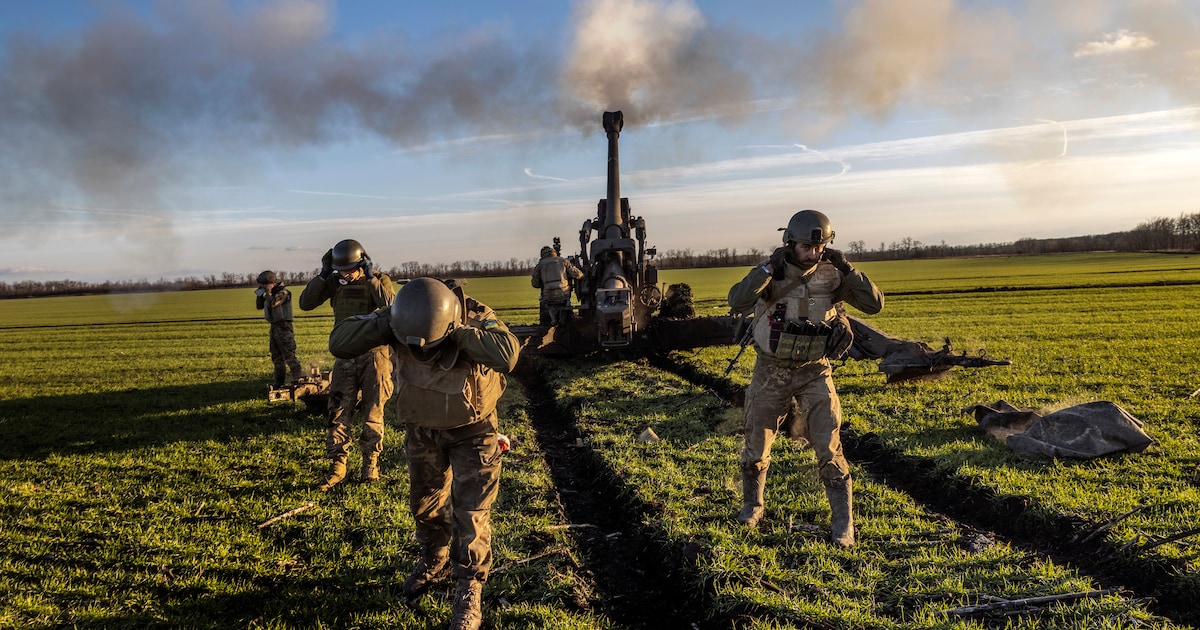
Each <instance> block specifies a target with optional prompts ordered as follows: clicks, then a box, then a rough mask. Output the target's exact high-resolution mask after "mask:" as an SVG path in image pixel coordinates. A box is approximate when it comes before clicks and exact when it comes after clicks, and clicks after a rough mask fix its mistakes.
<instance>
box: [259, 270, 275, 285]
mask: <svg viewBox="0 0 1200 630" xmlns="http://www.w3.org/2000/svg"><path fill="white" fill-rule="evenodd" d="M275 279H276V278H275V272H274V271H271V270H270V269H268V270H266V271H264V272H262V273H260V274H258V283H259V284H275Z"/></svg>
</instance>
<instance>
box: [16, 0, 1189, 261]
mask: <svg viewBox="0 0 1200 630" xmlns="http://www.w3.org/2000/svg"><path fill="white" fill-rule="evenodd" d="M617 110H619V111H622V112H623V114H624V120H625V124H624V129H623V131H622V132H621V134H620V138H619V142H620V145H619V167H620V189H621V194H622V196H623V197H627V198H629V200H630V205H631V207H632V212H633V214H634V215H635V216H641V217H642V218H643V219H644V220H645V222H646V227H647V234H648V239H647V240H648V242H647V245H649V246H654V247H656V248H657V249H658V250H659V252H666V251H670V250H692V251H694V252H706V251H708V250H712V249H720V248H729V249H736V250H739V251H745V250H748V249H750V248H757V249H759V250H762V251H770V250H771V249H772V248H773V247H775V246H777V244H778V242H779V238H780V236H779V232H778V228H779V227H782V226H783V225H786V223H787V220H788V218H789V217H790V216H791V215H792V214H793V213H794V212H796V211H798V210H801V209H805V208H814V209H817V210H820V211H822V212H824V213H825V214H826V215H828V216H829V217H830V219H831V221H832V222H833V226H834V230H835V231H836V234H837V237H836V239H835V241H834V245H833V246H834V247H842V248H845V247H848V246H849V245H850V244H851V243H859V244H861V245H864V246H865V248H867V249H875V248H879V247H884V246H886V245H888V244H891V243H895V242H899V241H901V240H903V239H912V240H915V241H918V242H921V243H924V244H940V243H946V244H950V245H966V244H975V243H1006V242H1012V241H1015V240H1018V239H1021V238H1050V237H1063V236H1077V235H1084V234H1101V233H1107V232H1114V231H1122V230H1129V229H1132V228H1134V227H1135V226H1136V225H1138V224H1139V223H1142V222H1144V221H1148V220H1150V219H1155V218H1164V217H1165V218H1173V217H1178V216H1179V215H1181V214H1193V213H1198V212H1200V181H1198V178H1197V175H1196V173H1197V171H1198V168H1197V165H1200V1H1197V0H1124V1H1118V0H1028V1H1019V0H1011V1H997V0H993V1H987V2H985V1H952V0H903V1H899V0H828V1H827V0H807V1H804V2H797V1H794V0H779V1H776V2H766V1H756V0H746V1H744V2H736V3H734V2H726V1H724V0H670V1H659V0H577V1H571V2H568V1H551V0H523V1H522V0H513V1H507V2H495V1H487V0H474V1H463V2H439V3H434V2H421V3H416V2H390V1H384V0H353V1H349V0H346V1H342V2H336V1H332V0H329V1H326V0H255V1H250V0H178V1H148V0H138V1H135V0H95V1H90V0H56V1H55V2H36V3H34V2H5V3H0V282H17V281H22V280H35V281H52V280H62V279H71V280H76V281H84V282H98V281H103V280H124V279H136V278H148V279H151V280H154V279H157V278H173V277H183V276H201V277H202V276H206V275H212V274H215V275H220V274H222V273H235V274H239V275H241V274H257V273H258V272H259V271H261V270H264V269H275V270H284V271H294V272H303V271H308V270H313V269H316V268H317V267H318V266H319V264H320V262H319V261H320V258H321V255H322V254H323V253H324V252H325V251H326V250H328V249H329V248H330V247H331V246H332V245H333V244H334V243H336V242H337V241H340V240H342V239H345V238H353V239H356V240H359V241H360V242H361V243H362V244H363V246H364V247H365V249H366V250H367V252H368V253H369V255H370V256H371V258H372V259H373V260H374V261H375V263H376V265H377V266H380V267H382V268H384V269H387V268H390V267H398V266H400V265H402V264H403V263H406V262H410V261H419V262H422V263H449V262H454V261H469V260H475V261H480V262H484V263H490V262H493V261H505V262H507V261H510V260H512V259H516V260H522V261H523V260H532V259H534V258H536V257H537V252H538V250H539V249H540V247H541V246H543V245H547V244H549V243H550V241H551V239H552V238H553V237H555V236H558V237H561V238H562V241H563V244H564V246H565V249H566V250H568V251H575V250H577V249H578V235H579V230H580V226H581V225H582V224H583V222H584V221H585V220H586V219H588V218H591V217H594V216H595V214H596V204H597V202H598V201H599V200H600V199H602V198H604V197H605V195H606V182H605V177H606V173H607V148H608V145H607V140H606V137H605V135H604V132H603V129H602V128H601V118H602V114H603V112H605V111H617Z"/></svg>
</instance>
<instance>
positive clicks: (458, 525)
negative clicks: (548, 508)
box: [404, 413, 501, 581]
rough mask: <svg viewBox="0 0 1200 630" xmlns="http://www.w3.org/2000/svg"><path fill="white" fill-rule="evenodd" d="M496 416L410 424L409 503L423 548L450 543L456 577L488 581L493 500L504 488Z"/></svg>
mask: <svg viewBox="0 0 1200 630" xmlns="http://www.w3.org/2000/svg"><path fill="white" fill-rule="evenodd" d="M496 427H497V424H496V415H495V414H494V413H493V414H492V415H491V417H490V418H489V419H488V421H487V422H483V423H477V424H470V425H467V426H465V427H460V428H458V429H430V428H426V427H418V426H409V427H408V428H407V435H406V437H405V438H404V452H405V454H406V455H407V457H408V474H409V495H408V500H409V507H410V508H411V510H412V515H413V520H414V521H416V529H417V531H416V536H417V542H418V543H420V545H421V546H422V547H426V548H440V547H445V546H446V545H450V561H451V563H452V566H453V571H454V577H455V578H458V579H466V578H469V579H474V580H480V581H485V580H487V576H488V572H489V571H490V570H491V568H492V525H491V513H492V504H493V503H495V501H496V495H497V493H498V492H499V490H500V460H501V457H500V453H501V451H500V446H499V444H498V443H497V440H496V435H497V434H496Z"/></svg>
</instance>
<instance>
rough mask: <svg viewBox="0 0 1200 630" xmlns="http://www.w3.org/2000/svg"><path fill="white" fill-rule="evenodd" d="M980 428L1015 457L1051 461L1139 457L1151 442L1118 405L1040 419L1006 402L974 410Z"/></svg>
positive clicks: (1087, 406)
mask: <svg viewBox="0 0 1200 630" xmlns="http://www.w3.org/2000/svg"><path fill="white" fill-rule="evenodd" d="M963 413H966V414H974V416H975V421H976V422H978V423H979V426H980V428H982V429H983V430H984V431H986V432H987V433H988V435H991V436H992V437H994V438H996V439H998V440H1001V441H1003V442H1005V443H1006V444H1008V447H1009V448H1011V449H1013V450H1014V451H1019V452H1022V453H1030V454H1033V455H1045V456H1048V457H1075V458H1091V457H1099V456H1101V455H1108V454H1111V453H1121V452H1128V453H1140V452H1141V451H1143V450H1145V449H1146V447H1148V446H1150V444H1151V443H1152V442H1153V440H1151V439H1150V436H1148V435H1146V433H1145V431H1143V430H1142V421H1141V420H1138V419H1137V418H1135V417H1133V416H1132V415H1130V414H1129V412H1127V411H1125V410H1124V409H1122V408H1121V407H1120V406H1118V405H1116V404H1115V403H1111V402H1108V401H1104V400H1102V401H1096V402H1090V403H1084V404H1082V405H1075V406H1074V407H1067V408H1066V409H1062V410H1059V411H1055V412H1054V413H1051V414H1047V415H1045V416H1042V415H1040V414H1038V413H1037V412H1035V411H1032V410H1030V409H1017V408H1016V407H1013V406H1012V405H1010V404H1008V403H1007V402H1005V401H1003V400H999V401H996V402H995V403H994V404H992V405H971V406H970V407H967V408H965V409H963Z"/></svg>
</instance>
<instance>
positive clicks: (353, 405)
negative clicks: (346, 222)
mask: <svg viewBox="0 0 1200 630" xmlns="http://www.w3.org/2000/svg"><path fill="white" fill-rule="evenodd" d="M395 296H396V290H395V289H393V288H392V280H391V278H389V277H388V276H387V275H386V274H383V273H380V272H378V271H375V268H374V263H372V262H371V257H370V256H368V255H367V252H366V250H364V249H363V246H362V244H361V243H359V242H358V241H356V240H354V239H346V240H343V241H339V242H338V243H337V244H336V245H334V246H333V247H332V248H331V249H330V250H329V251H327V252H325V255H324V256H323V257H322V258H321V272H320V273H319V274H317V276H316V277H314V278H313V279H312V280H309V281H308V285H307V286H305V287H304V291H303V292H302V293H301V294H300V308H301V309H303V310H306V311H311V310H313V309H315V308H317V307H318V306H320V305H321V304H324V303H325V301H326V300H328V301H329V302H330V304H331V305H332V306H333V318H334V322H335V323H336V322H338V321H340V320H343V319H345V318H347V317H353V316H354V315H364V314H367V313H371V312H373V311H375V309H377V308H382V307H386V306H390V305H391V304H392V299H393V298H394V297H395ZM394 388H395V382H394V381H393V380H392V355H391V350H390V349H389V348H388V347H387V345H383V344H376V345H375V346H374V347H370V348H364V349H363V351H362V352H361V353H359V354H357V355H355V356H353V357H342V356H339V357H338V358H337V359H336V360H335V361H334V362H333V376H332V379H331V381H330V384H329V393H330V395H329V408H328V414H329V432H328V434H327V436H326V440H325V454H326V455H327V456H328V457H329V472H328V473H327V474H326V476H325V480H324V481H323V482H322V483H321V485H320V490H321V491H322V492H325V491H327V490H329V489H330V488H332V487H334V486H335V485H337V484H339V483H341V482H342V480H343V479H345V478H346V459H347V457H348V456H349V454H350V446H351V444H352V443H353V437H352V432H351V428H350V422H351V420H352V419H353V418H354V415H355V411H359V412H360V413H361V414H362V418H363V428H362V432H361V433H360V434H359V438H358V446H359V448H360V449H361V450H362V457H363V460H362V476H361V479H362V481H364V482H367V483H371V482H374V481H377V480H378V479H379V454H380V453H381V452H383V405H384V403H386V402H387V400H388V399H389V398H391V396H392V390H393V389H394Z"/></svg>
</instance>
